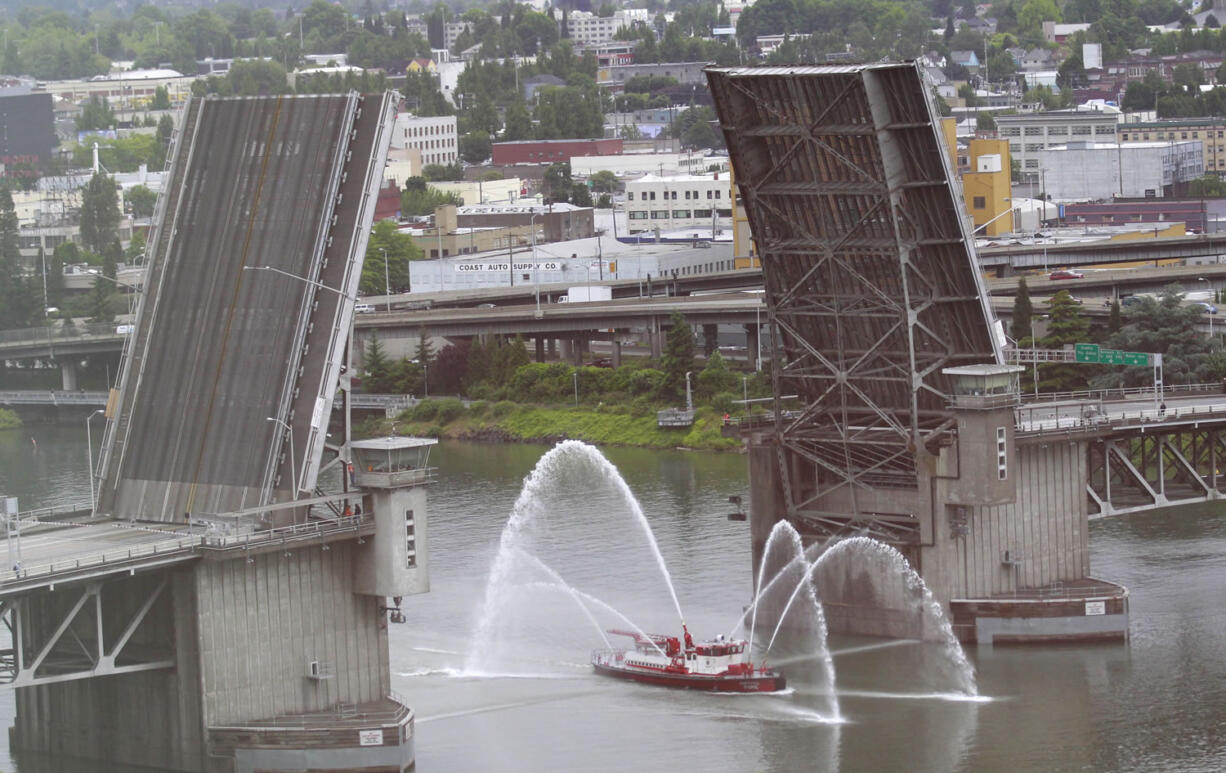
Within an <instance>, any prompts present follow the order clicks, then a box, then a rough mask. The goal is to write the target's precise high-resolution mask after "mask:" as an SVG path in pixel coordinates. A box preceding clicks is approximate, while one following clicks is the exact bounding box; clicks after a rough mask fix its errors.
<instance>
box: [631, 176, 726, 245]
mask: <svg viewBox="0 0 1226 773" xmlns="http://www.w3.org/2000/svg"><path fill="white" fill-rule="evenodd" d="M626 216H627V219H628V222H629V229H630V233H637V232H640V231H660V232H664V231H676V230H682V229H686V230H688V229H695V230H700V231H701V233H702V234H704V235H705V236H706V237H707V238H714V237H715V236H717V235H718V232H719V231H721V230H723V229H724V228H731V227H732V195H731V191H730V189H729V183H728V178H727V177H722V176H721V175H720V174H719V173H718V172H715V173H713V174H709V175H675V176H672V177H658V176H656V175H650V174H649V175H646V176H644V177H641V178H639V179H638V180H632V181H630V182H628V183H626Z"/></svg>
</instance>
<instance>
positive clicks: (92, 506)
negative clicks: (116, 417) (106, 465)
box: [85, 408, 106, 515]
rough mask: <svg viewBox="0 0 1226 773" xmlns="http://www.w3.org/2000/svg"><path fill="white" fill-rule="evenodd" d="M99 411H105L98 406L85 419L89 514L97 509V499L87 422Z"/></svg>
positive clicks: (90, 434)
mask: <svg viewBox="0 0 1226 773" xmlns="http://www.w3.org/2000/svg"><path fill="white" fill-rule="evenodd" d="M100 413H106V411H104V410H102V409H101V408H99V409H98V410H96V411H94V412H93V413H91V414H90V415H89V416H88V417H87V418H86V419H85V448H86V450H87V452H88V454H89V514H90V515H93V514H94V510H97V509H98V500H97V495H96V494H95V493H94V438H93V435H92V433H91V432H90V428H89V423H90V422H91V421H93V418H94V417H95V416H97V415H98V414H100Z"/></svg>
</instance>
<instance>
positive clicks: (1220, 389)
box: [1022, 381, 1226, 403]
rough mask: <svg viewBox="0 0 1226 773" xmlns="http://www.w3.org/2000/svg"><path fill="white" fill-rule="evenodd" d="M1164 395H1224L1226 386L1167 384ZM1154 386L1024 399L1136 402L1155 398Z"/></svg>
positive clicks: (1084, 390) (1054, 394) (1217, 384)
mask: <svg viewBox="0 0 1226 773" xmlns="http://www.w3.org/2000/svg"><path fill="white" fill-rule="evenodd" d="M1162 392H1163V394H1164V395H1168V396H1169V395H1194V394H1223V393H1226V386H1224V385H1223V384H1222V383H1220V382H1216V381H1214V382H1209V383H1205V384H1167V385H1165V386H1164V387H1163V389H1162ZM1153 396H1154V388H1153V386H1143V387H1123V388H1119V389H1083V390H1079V391H1075V392H1040V393H1038V394H1030V393H1026V394H1023V395H1022V399H1023V400H1024V401H1025V402H1027V403H1039V402H1059V401H1064V400H1069V401H1080V402H1092V401H1095V400H1104V401H1120V400H1135V399H1137V398H1138V397H1153Z"/></svg>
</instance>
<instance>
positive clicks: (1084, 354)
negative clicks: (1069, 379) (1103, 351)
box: [1074, 344, 1098, 362]
mask: <svg viewBox="0 0 1226 773" xmlns="http://www.w3.org/2000/svg"><path fill="white" fill-rule="evenodd" d="M1074 351H1075V352H1076V354H1077V362H1098V344H1077V345H1076V346H1075V347H1074Z"/></svg>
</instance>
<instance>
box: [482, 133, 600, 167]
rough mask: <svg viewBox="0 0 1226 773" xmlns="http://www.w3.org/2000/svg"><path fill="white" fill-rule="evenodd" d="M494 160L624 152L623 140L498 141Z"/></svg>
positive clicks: (540, 160)
mask: <svg viewBox="0 0 1226 773" xmlns="http://www.w3.org/2000/svg"><path fill="white" fill-rule="evenodd" d="M492 152H493V164H494V165H495V166H501V165H504V164H557V163H561V162H563V161H569V160H571V158H573V157H575V156H606V155H612V154H617V153H621V152H622V141H621V140H620V139H617V138H612V139H595V140H585V139H569V140H516V141H513V142H495V143H494V145H493V150H492Z"/></svg>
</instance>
